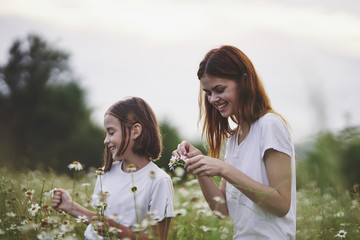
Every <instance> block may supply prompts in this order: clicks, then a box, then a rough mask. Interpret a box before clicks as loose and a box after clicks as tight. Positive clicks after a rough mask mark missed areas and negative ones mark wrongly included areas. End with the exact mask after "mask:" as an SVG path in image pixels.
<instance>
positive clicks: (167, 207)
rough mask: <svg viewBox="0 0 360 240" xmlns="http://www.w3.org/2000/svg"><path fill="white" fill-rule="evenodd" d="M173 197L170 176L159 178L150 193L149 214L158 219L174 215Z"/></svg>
mask: <svg viewBox="0 0 360 240" xmlns="http://www.w3.org/2000/svg"><path fill="white" fill-rule="evenodd" d="M173 198H174V189H173V185H172V182H171V179H170V177H162V178H160V179H159V180H158V181H157V182H156V185H155V186H154V189H153V191H152V193H151V198H150V202H149V213H150V216H151V217H156V218H158V220H159V221H161V220H162V219H164V218H166V217H175V213H174V206H173Z"/></svg>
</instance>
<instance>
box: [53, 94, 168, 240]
mask: <svg viewBox="0 0 360 240" xmlns="http://www.w3.org/2000/svg"><path fill="white" fill-rule="evenodd" d="M104 128H105V135H106V137H105V140H104V143H105V152H104V165H105V166H104V168H103V172H102V171H99V172H98V173H99V175H100V176H99V177H98V179H97V182H96V185H95V189H94V195H93V204H94V205H95V206H96V207H97V208H98V209H99V208H100V209H104V208H102V207H106V210H105V215H106V216H107V217H105V218H104V217H101V216H98V214H97V213H96V212H94V211H90V210H88V209H86V208H84V207H82V206H80V205H79V204H77V203H75V202H73V201H72V199H71V197H70V195H69V193H68V192H67V191H65V190H63V189H57V190H55V191H54V197H53V200H52V206H53V207H54V208H55V209H61V210H63V211H65V212H67V213H68V214H70V215H71V216H74V217H79V216H81V217H82V216H86V218H84V217H82V219H85V223H86V224H88V227H87V229H86V231H85V238H86V239H98V238H100V239H102V237H99V236H98V235H102V236H108V235H107V234H108V232H107V231H106V229H105V226H106V225H107V226H109V227H114V228H116V229H117V230H118V231H117V237H118V238H121V239H122V238H125V237H128V238H130V239H136V238H137V236H138V235H137V234H136V232H138V231H141V230H142V227H144V224H145V226H146V225H148V224H149V223H150V224H151V225H153V227H152V232H153V233H154V235H155V237H157V238H159V239H167V235H168V229H169V226H170V220H171V217H174V209H173V203H172V200H173V195H174V192H173V186H172V182H171V179H170V177H169V175H167V174H166V173H165V172H164V171H163V170H161V169H160V168H159V167H157V166H156V165H155V164H154V163H153V161H155V160H157V159H158V158H159V157H160V154H161V151H162V145H161V135H160V131H159V127H158V125H157V120H156V118H155V115H154V113H153V111H152V109H151V108H150V106H149V105H148V104H147V103H146V102H145V101H144V100H143V99H141V98H137V97H131V98H127V99H125V100H122V101H119V102H117V103H115V104H114V105H112V106H111V107H110V108H109V110H107V112H106V113H105V116H104ZM102 173H105V174H104V175H102ZM104 202H105V203H104ZM86 219H88V220H86ZM104 219H105V220H106V221H107V224H105V225H101V224H94V223H93V224H90V223H91V220H92V221H94V222H96V221H103V220H104ZM154 222H155V223H154ZM93 225H95V228H96V230H97V232H96V231H94V226H93ZM147 238H148V236H147V234H146V233H145V232H142V233H141V239H147Z"/></svg>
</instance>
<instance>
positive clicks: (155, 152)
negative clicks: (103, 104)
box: [104, 97, 162, 172]
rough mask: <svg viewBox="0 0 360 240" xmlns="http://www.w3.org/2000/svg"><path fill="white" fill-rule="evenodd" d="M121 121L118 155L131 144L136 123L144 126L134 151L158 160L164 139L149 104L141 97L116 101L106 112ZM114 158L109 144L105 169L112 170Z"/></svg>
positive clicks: (105, 157) (106, 148) (106, 149)
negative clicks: (130, 134)
mask: <svg viewBox="0 0 360 240" xmlns="http://www.w3.org/2000/svg"><path fill="white" fill-rule="evenodd" d="M106 114H110V115H112V116H114V117H116V118H117V119H119V121H120V126H121V130H122V141H121V144H120V147H119V151H118V152H117V155H121V154H123V153H124V152H125V151H126V149H127V148H128V146H129V142H130V138H129V133H130V131H131V127H132V126H133V125H134V124H135V123H139V124H140V125H141V126H142V131H141V134H140V136H139V137H138V138H137V139H136V140H135V144H134V147H133V149H132V151H133V152H134V153H135V154H137V155H139V156H145V157H147V158H149V159H150V160H152V161H156V160H157V159H159V158H160V156H161V151H162V139H161V134H160V130H159V126H158V123H157V120H156V117H155V114H154V112H153V110H152V109H151V107H150V106H149V104H147V103H146V102H145V101H144V100H143V99H141V98H139V97H130V98H127V99H124V100H121V101H118V102H116V103H115V104H114V105H112V106H111V107H110V108H109V109H108V110H107V111H106V113H105V115H106ZM113 161H114V160H113V158H112V155H111V152H110V150H109V148H108V147H107V146H105V150H104V166H105V167H104V171H105V172H107V171H110V169H111V166H112V163H113Z"/></svg>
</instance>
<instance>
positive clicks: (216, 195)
mask: <svg viewBox="0 0 360 240" xmlns="http://www.w3.org/2000/svg"><path fill="white" fill-rule="evenodd" d="M172 154H173V155H177V156H178V157H179V156H180V155H184V156H186V157H187V158H189V159H191V158H193V157H196V156H204V155H203V154H202V152H201V151H200V150H199V149H197V148H196V147H194V146H193V145H192V144H190V143H189V142H187V141H182V142H181V143H180V144H179V145H178V148H177V149H176V150H175V151H173V153H172ZM187 166H188V164H186V165H185V168H186V167H187ZM197 179H198V182H199V185H200V188H201V191H202V193H203V195H204V197H205V200H206V201H207V203H208V204H209V206H210V208H211V210H213V211H218V212H220V215H218V217H219V218H224V217H225V216H228V215H229V213H228V209H227V205H226V194H225V180H223V179H222V180H221V183H220V188H219V187H218V186H217V185H216V183H215V182H214V181H213V180H212V179H211V177H209V176H198V178H197Z"/></svg>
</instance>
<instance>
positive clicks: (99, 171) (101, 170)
mask: <svg viewBox="0 0 360 240" xmlns="http://www.w3.org/2000/svg"><path fill="white" fill-rule="evenodd" d="M102 175H104V170H103V169H102V168H98V169H96V171H95V176H102Z"/></svg>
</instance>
